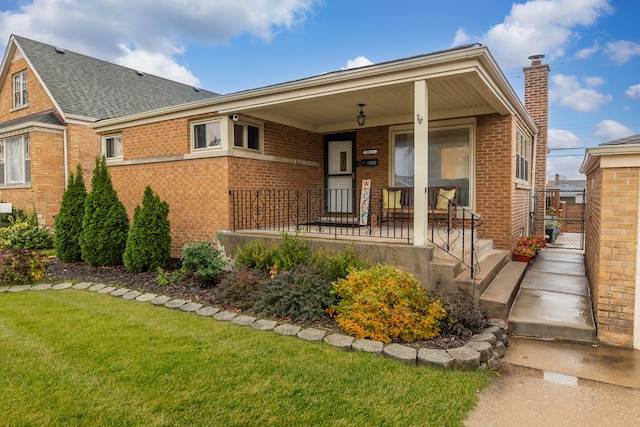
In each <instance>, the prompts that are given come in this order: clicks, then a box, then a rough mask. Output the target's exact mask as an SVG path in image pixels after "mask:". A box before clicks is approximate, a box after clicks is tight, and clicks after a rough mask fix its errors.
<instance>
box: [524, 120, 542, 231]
mask: <svg viewBox="0 0 640 427" xmlns="http://www.w3.org/2000/svg"><path fill="white" fill-rule="evenodd" d="M532 145H533V146H532V147H531V149H532V150H533V161H532V162H531V171H532V172H533V173H532V174H531V182H532V185H531V187H530V189H529V230H528V233H527V234H535V230H536V224H535V218H534V217H535V212H536V177H535V173H536V165H537V164H538V163H537V160H538V133H537V132H536V134H535V135H533V144H532ZM544 179H545V181H546V179H547V177H546V176H545V178H544Z"/></svg>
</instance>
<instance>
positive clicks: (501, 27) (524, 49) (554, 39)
mask: <svg viewBox="0 0 640 427" xmlns="http://www.w3.org/2000/svg"><path fill="white" fill-rule="evenodd" d="M611 11H612V9H611V6H610V5H609V0H530V1H527V2H526V3H515V4H513V6H512V8H511V11H510V13H509V15H507V16H506V17H505V20H504V22H502V23H500V24H497V25H494V26H493V27H491V28H490V29H489V31H488V32H487V33H486V34H485V35H484V36H483V37H482V39H483V43H484V44H486V45H487V46H489V49H491V51H492V52H493V54H494V55H495V56H496V59H497V60H498V62H499V63H500V65H501V67H502V68H514V67H520V66H522V65H526V64H527V57H528V56H530V55H534V54H539V53H543V54H546V55H547V56H548V57H550V58H551V59H553V58H555V57H560V56H563V55H564V49H565V48H566V45H567V43H569V42H570V41H571V40H572V38H574V37H575V36H576V34H575V28H576V27H579V26H589V25H591V24H593V23H594V22H595V21H596V20H597V19H598V18H599V17H600V16H602V15H605V14H608V13H610V12H611Z"/></svg>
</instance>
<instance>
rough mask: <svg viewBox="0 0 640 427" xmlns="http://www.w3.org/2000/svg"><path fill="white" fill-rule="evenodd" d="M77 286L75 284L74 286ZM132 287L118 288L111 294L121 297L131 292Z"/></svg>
mask: <svg viewBox="0 0 640 427" xmlns="http://www.w3.org/2000/svg"><path fill="white" fill-rule="evenodd" d="M74 288H75V286H74ZM130 291H131V289H127V288H120V289H116V290H115V291H113V292H111V296H114V297H121V296H123V295H124V294H126V293H127V292H130Z"/></svg>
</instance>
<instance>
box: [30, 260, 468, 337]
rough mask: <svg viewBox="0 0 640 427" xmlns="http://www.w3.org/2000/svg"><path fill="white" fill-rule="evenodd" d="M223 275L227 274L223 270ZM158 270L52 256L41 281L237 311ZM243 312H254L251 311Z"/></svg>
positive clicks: (192, 280)
mask: <svg viewBox="0 0 640 427" xmlns="http://www.w3.org/2000/svg"><path fill="white" fill-rule="evenodd" d="M178 268H180V261H179V260H176V259H173V260H171V262H170V264H169V266H168V267H167V269H166V271H168V272H169V274H170V273H171V271H173V270H175V269H178ZM221 274H226V272H224V271H223V272H222V273H221ZM157 277H158V273H156V272H151V273H135V274H134V273H129V272H127V270H125V268H124V266H121V265H120V266H113V267H93V266H90V265H87V264H85V263H83V262H77V263H63V262H60V261H59V260H58V259H56V258H52V259H51V260H50V261H49V262H48V263H47V268H46V272H45V275H44V277H43V279H42V280H41V282H43V283H46V282H64V281H72V280H73V281H82V282H91V283H102V284H105V285H111V286H118V287H126V288H129V289H135V290H137V291H140V292H145V293H146V292H149V293H155V294H158V295H161V294H162V295H167V296H170V297H172V298H180V299H183V300H185V301H193V302H197V303H201V304H205V305H210V306H215V307H218V308H221V309H225V310H234V311H239V310H237V309H235V308H234V307H225V306H224V305H222V304H220V299H219V298H217V288H216V283H215V282H213V283H212V282H206V281H203V280H200V279H198V278H196V277H189V278H187V279H185V280H182V281H180V282H177V283H173V284H169V285H167V286H160V285H158V281H157ZM243 314H247V315H252V313H250V312H244V313H243ZM277 320H278V321H280V322H283V323H285V322H287V320H286V319H277ZM303 326H311V327H314V328H319V329H324V330H328V331H331V332H336V333H343V334H344V331H343V330H342V329H341V328H340V327H339V326H338V325H337V324H336V322H335V321H334V320H333V319H331V318H330V317H328V316H327V317H325V318H322V319H319V320H317V321H314V322H309V323H307V324H304V325H303ZM465 343H466V340H464V339H462V338H460V337H458V336H455V335H449V336H438V337H436V338H433V339H431V340H427V341H417V342H413V343H404V344H405V345H409V346H412V347H421V348H436V349H448V348H456V347H461V346H463V345H464V344H465Z"/></svg>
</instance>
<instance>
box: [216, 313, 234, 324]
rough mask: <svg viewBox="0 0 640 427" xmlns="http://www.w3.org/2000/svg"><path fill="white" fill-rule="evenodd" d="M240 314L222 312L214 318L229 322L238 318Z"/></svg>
mask: <svg viewBox="0 0 640 427" xmlns="http://www.w3.org/2000/svg"><path fill="white" fill-rule="evenodd" d="M237 315H238V313H234V312H233V311H220V312H218V313H216V314H214V315H213V318H214V319H216V320H221V321H225V322H226V321H229V320H231V319H233V318H234V317H236V316H237Z"/></svg>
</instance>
